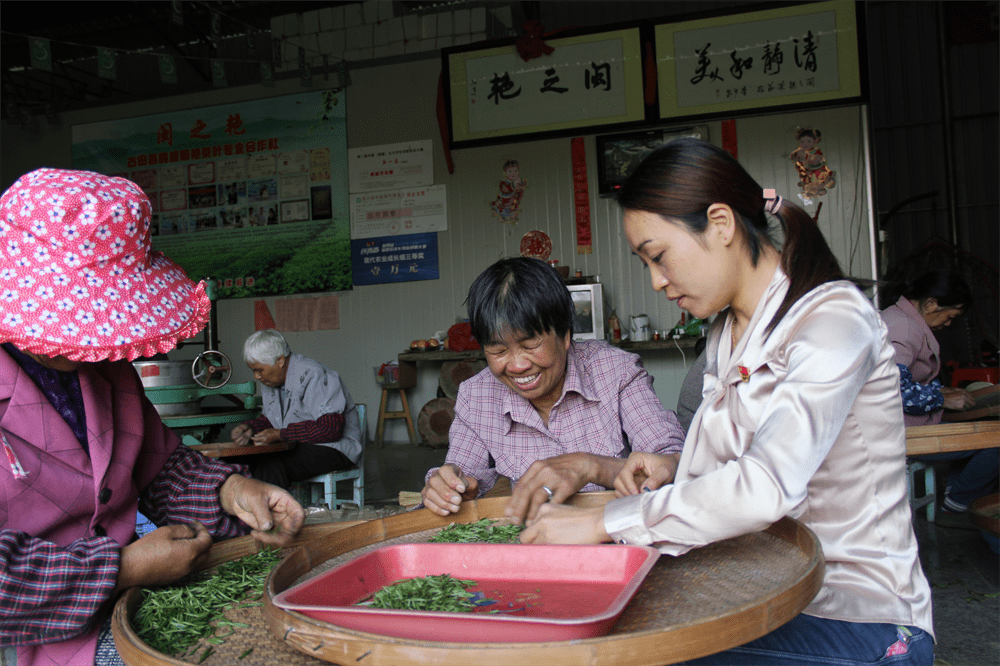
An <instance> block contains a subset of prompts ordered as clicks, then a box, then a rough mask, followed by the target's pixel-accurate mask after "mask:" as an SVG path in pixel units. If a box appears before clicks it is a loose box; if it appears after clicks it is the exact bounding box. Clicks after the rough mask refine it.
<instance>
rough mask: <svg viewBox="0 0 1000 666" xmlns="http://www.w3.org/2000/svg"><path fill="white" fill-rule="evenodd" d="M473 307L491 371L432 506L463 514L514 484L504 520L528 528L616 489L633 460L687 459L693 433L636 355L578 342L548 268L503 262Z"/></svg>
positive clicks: (451, 443) (479, 379)
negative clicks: (574, 501) (463, 506)
mask: <svg viewBox="0 0 1000 666" xmlns="http://www.w3.org/2000/svg"><path fill="white" fill-rule="evenodd" d="M467 302H468V306H469V320H470V323H471V326H472V334H473V335H474V336H475V338H476V340H478V341H479V344H480V345H481V346H482V347H483V350H484V351H485V353H486V361H487V363H488V365H489V367H488V368H487V369H486V370H483V371H482V372H480V373H479V374H478V375H476V376H475V377H472V378H471V379H467V380H465V381H464V382H462V383H461V385H459V388H458V400H457V401H456V404H455V419H454V420H453V421H452V424H451V429H450V431H449V433H448V455H447V457H446V459H445V464H444V465H443V466H441V467H439V468H436V469H432V470H430V471H429V472H428V473H427V477H426V485H425V486H424V489H423V492H422V495H423V501H424V506H426V507H427V508H428V509H430V510H431V511H434V512H435V513H438V514H440V515H442V516H446V515H448V514H449V513H454V512H455V511H458V508H459V504H460V503H461V501H462V500H463V499H475V498H476V497H479V496H481V495H483V494H484V493H486V492H487V491H489V489H490V488H492V487H493V485H494V484H495V483H496V481H497V479H498V478H499V477H501V476H506V477H508V478H510V479H511V480H512V481H514V482H515V485H514V491H513V495H512V497H511V500H510V503H509V504H508V507H507V513H508V515H509V516H511V517H513V518H515V519H517V520H523V519H524V518H525V517H529V518H530V517H534V515H535V513H536V512H537V511H538V507H540V506H541V505H542V504H544V503H545V502H548V501H552V502H563V501H565V500H566V499H567V498H568V497H569V496H570V495H572V494H574V493H576V492H578V491H581V490H584V491H590V490H601V489H603V488H613V487H614V483H615V477H616V476H617V474H618V472H619V471H620V470H621V469H622V466H623V465H624V463H625V458H627V457H628V454H629V453H630V452H631V451H646V452H650V453H660V454H664V455H665V456H667V459H676V458H678V457H679V455H680V451H681V448H682V447H683V445H684V431H683V430H682V429H681V427H680V424H679V423H678V421H677V417H676V416H675V415H674V413H673V412H670V411H667V410H666V409H664V408H663V405H661V404H660V401H659V399H658V398H657V397H656V394H655V393H654V392H653V378H652V377H650V376H649V374H648V373H647V372H646V370H645V369H644V368H643V367H642V362H641V361H640V359H639V356H638V355H637V354H632V353H629V352H625V351H622V350H620V349H616V348H614V347H611V346H610V345H608V344H606V343H604V342H601V341H597V340H583V341H573V303H572V300H571V298H570V295H569V291H568V290H567V289H566V286H565V284H563V281H562V278H560V277H559V274H558V273H557V272H556V271H554V270H552V268H551V267H549V266H548V265H546V264H545V263H544V262H542V261H540V260H538V259H530V258H523V257H518V258H515V259H502V260H500V261H498V262H496V263H495V264H493V265H492V266H490V267H489V268H487V269H486V270H485V271H483V273H482V274H481V275H480V276H479V277H477V278H476V280H475V281H474V282H473V283H472V286H471V287H470V288H469V297H468V301H467Z"/></svg>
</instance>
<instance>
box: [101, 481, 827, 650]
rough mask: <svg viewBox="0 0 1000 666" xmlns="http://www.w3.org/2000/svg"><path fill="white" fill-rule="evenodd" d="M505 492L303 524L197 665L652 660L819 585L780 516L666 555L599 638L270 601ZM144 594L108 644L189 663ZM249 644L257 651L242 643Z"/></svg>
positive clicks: (780, 614)
mask: <svg viewBox="0 0 1000 666" xmlns="http://www.w3.org/2000/svg"><path fill="white" fill-rule="evenodd" d="M613 497H614V493H613V492H611V491H607V492H598V493H582V494H580V495H577V496H575V497H573V498H571V500H570V502H569V503H570V504H574V505H576V506H600V505H603V504H604V503H606V502H607V501H608V500H609V499H611V498H613ZM507 501H508V498H507V497H497V498H483V499H479V500H477V501H473V502H464V503H463V504H462V510H461V511H460V512H459V513H458V514H455V515H453V516H450V517H448V518H443V517H440V516H437V515H435V514H432V513H431V512H430V511H427V510H415V511H411V512H408V513H404V514H398V515H394V516H390V517H387V518H380V519H377V520H371V521H367V522H355V523H328V524H322V525H307V526H306V527H305V528H304V529H303V533H302V535H300V537H299V539H298V540H297V542H296V544H293V545H298V546H300V547H298V548H297V549H295V550H291V551H289V550H286V552H288V553H289V554H288V555H287V556H286V558H285V559H284V560H283V561H282V562H281V563H280V564H279V565H278V566H277V567H275V569H274V571H272V573H271V575H270V577H269V578H268V581H267V584H266V586H265V594H264V599H263V601H264V607H263V612H261V611H262V609H260V608H253V609H242V610H240V611H237V613H236V614H235V615H233V614H232V612H231V611H230V612H227V614H226V616H227V618H228V619H230V620H234V621H239V622H243V623H245V624H247V625H249V626H248V627H247V628H244V629H238V630H237V633H236V634H234V635H233V636H230V637H229V638H227V639H226V642H225V644H224V645H222V646H214V652H212V653H211V655H210V656H209V657H208V658H207V659H205V660H204V662H202V664H201V666H215V665H216V664H235V665H237V666H265V665H267V666H270V665H271V664H283V665H289V666H299V665H301V666H324V665H325V664H327V663H335V664H362V665H363V664H370V665H373V666H374V665H382V664H391V665H392V666H405V665H407V664H438V665H441V666H448V665H454V666H468V665H469V664H477V663H478V664H503V665H504V666H507V665H509V666H537V664H540V663H544V664H546V666H570V665H573V666H576V665H578V664H588V665H592V666H603V665H612V664H615V665H617V664H623V663H627V664H630V665H631V664H635V665H636V666H642V665H648V666H659V665H661V664H671V663H676V662H678V661H683V660H686V659H692V658H695V657H698V656H703V655H706V654H712V653H714V652H717V651H720V650H724V649H728V648H730V647H735V646H737V645H741V644H743V643H745V642H747V641H750V640H753V639H754V638H758V637H759V636H762V635H764V634H766V633H768V632H770V631H772V630H774V629H775V628H777V627H779V626H781V625H782V624H784V623H785V622H787V621H788V620H790V619H792V618H793V617H794V616H795V615H797V614H798V613H799V612H800V611H801V610H802V609H803V608H805V606H807V605H808V604H809V602H810V601H811V600H812V599H813V597H814V596H815V595H816V593H817V592H818V590H819V588H820V585H821V583H822V578H823V555H822V552H821V550H820V546H819V543H818V541H817V539H816V537H815V535H813V533H812V532H811V531H809V530H808V529H807V528H805V527H804V526H803V525H802V524H801V523H798V522H797V521H794V520H792V519H790V518H785V519H783V520H781V521H779V522H778V523H775V524H774V525H773V526H771V527H770V528H768V529H767V530H765V531H763V532H758V533H755V534H748V535H744V536H741V537H737V538H734V539H729V540H727V541H723V542H719V543H716V544H712V545H710V546H706V547H704V548H700V549H697V550H694V551H692V552H690V553H687V554H685V555H683V556H681V557H677V558H673V557H661V558H660V559H659V560H658V561H657V564H656V566H654V567H653V570H652V571H651V572H650V574H649V575H648V576H647V577H646V580H645V582H644V583H643V585H642V587H641V588H640V589H639V591H638V593H637V594H636V596H635V597H634V598H633V600H632V601H631V603H630V604H629V605H628V606H627V607H626V609H625V611H624V613H623V614H622V616H621V618H619V620H618V622H617V623H616V624H615V626H614V627H613V628H612V630H611V632H610V633H609V634H607V635H606V636H603V637H600V638H592V639H585V640H577V641H559V642H551V643H519V644H513V643H512V644H492V643H488V644H484V643H434V642H426V641H413V640H406V639H396V638H390V637H386V636H380V635H376V634H368V633H364V632H358V631H353V630H348V629H343V628H341V627H337V626H335V625H332V624H329V623H326V622H321V621H317V620H313V619H311V618H309V617H307V616H305V615H302V614H300V613H296V612H293V611H285V610H282V609H280V608H278V607H277V606H275V605H274V604H273V602H272V600H273V598H274V597H275V596H276V595H277V594H278V593H280V592H281V591H283V590H285V589H287V588H288V587H290V586H292V585H294V584H296V583H298V582H300V581H301V580H305V579H307V578H309V577H311V576H314V575H318V574H320V573H322V572H323V571H325V570H328V569H330V568H332V567H334V566H337V565H338V564H340V563H342V562H343V561H346V560H348V559H351V558H353V557H356V556H358V555H361V554H363V553H364V552H367V551H369V550H372V549H375V548H379V547H381V546H384V545H390V544H395V543H414V542H423V541H427V540H429V538H430V537H431V536H433V534H435V533H436V532H437V531H438V530H440V529H441V528H443V527H446V526H447V525H449V524H451V523H453V522H455V523H471V522H475V521H477V520H480V519H482V518H502V517H503V510H504V508H505V506H506V503H507ZM255 551H256V545H255V542H254V541H253V540H252V539H250V537H241V538H239V539H233V540H231V541H227V542H223V543H220V544H217V545H216V546H213V548H212V552H211V556H210V560H209V562H207V563H206V564H205V567H204V568H211V567H212V566H217V565H218V564H220V563H222V562H225V561H229V560H232V559H236V558H238V557H242V556H243V555H246V554H248V553H252V552H255ZM140 603H141V595H140V594H139V591H138V590H130V591H129V592H128V593H127V594H126V595H125V596H124V597H123V598H122V599H121V600H119V602H118V604H117V605H116V607H115V610H114V615H113V617H112V631H113V633H114V637H115V644H116V646H117V647H118V651H119V653H120V654H121V655H122V658H123V660H124V661H125V663H126V664H128V665H129V666H160V665H170V666H188V665H189V664H195V663H196V662H197V660H194V661H182V660H178V659H174V658H172V657H169V656H167V655H164V654H162V653H159V652H157V651H155V650H153V649H152V648H150V647H149V646H148V645H147V644H146V643H144V642H143V641H142V640H141V639H140V638H139V637H138V636H137V635H136V634H135V631H134V630H133V629H132V626H131V623H130V617H131V615H132V614H133V613H134V612H135V610H136V608H137V607H138V605H139V604H140ZM250 647H253V652H252V653H250V654H249V655H246V656H245V657H244V658H243V659H240V657H241V656H243V653H244V652H245V651H246V650H247V649H248V648H250Z"/></svg>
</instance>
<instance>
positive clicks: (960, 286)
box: [883, 268, 973, 309]
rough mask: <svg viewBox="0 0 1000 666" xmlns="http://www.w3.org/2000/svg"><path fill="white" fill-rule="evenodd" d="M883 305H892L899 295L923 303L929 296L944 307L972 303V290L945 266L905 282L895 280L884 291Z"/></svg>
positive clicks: (965, 306) (963, 306)
mask: <svg viewBox="0 0 1000 666" xmlns="http://www.w3.org/2000/svg"><path fill="white" fill-rule="evenodd" d="M886 296H887V298H886V302H885V303H883V305H884V306H885V307H888V306H890V305H893V304H894V303H895V302H896V301H898V300H899V299H900V297H903V298H907V299H909V300H911V301H917V302H918V303H920V304H923V302H924V301H926V300H927V299H929V298H933V299H935V300H936V301H937V303H938V305H939V306H941V307H945V308H949V307H950V308H954V307H961V308H963V309H967V308H969V307H970V306H971V305H972V302H973V301H972V290H971V289H969V285H968V284H966V282H965V280H963V279H962V278H961V276H959V274H958V273H956V272H955V271H952V270H950V269H947V268H936V269H934V270H931V271H928V272H926V273H924V274H923V275H921V276H919V277H916V278H914V279H912V280H908V281H906V282H897V283H895V284H893V285H892V287H891V288H890V289H889V290H888V291H887V293H886Z"/></svg>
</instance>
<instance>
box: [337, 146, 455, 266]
mask: <svg viewBox="0 0 1000 666" xmlns="http://www.w3.org/2000/svg"><path fill="white" fill-rule="evenodd" d="M348 164H349V165H350V166H349V169H350V176H349V182H350V189H351V195H350V206H351V265H352V275H353V280H354V284H356V285H371V284H387V283H392V282H413V281H417V280H436V279H438V277H439V275H440V272H439V267H438V253H437V233H435V232H438V231H446V230H447V229H448V208H447V196H446V188H445V186H444V185H434V184H433V182H434V164H433V159H432V146H431V142H430V141H413V142H410V143H396V144H389V145H384V146H368V147H365V148H356V149H353V148H352V149H351V151H350V154H349V157H348Z"/></svg>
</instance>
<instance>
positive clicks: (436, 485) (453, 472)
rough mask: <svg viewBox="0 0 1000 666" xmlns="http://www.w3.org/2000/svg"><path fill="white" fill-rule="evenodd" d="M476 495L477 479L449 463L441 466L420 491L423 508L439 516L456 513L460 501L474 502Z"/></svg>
mask: <svg viewBox="0 0 1000 666" xmlns="http://www.w3.org/2000/svg"><path fill="white" fill-rule="evenodd" d="M478 494H479V479H476V478H475V477H471V476H466V475H465V472H463V471H462V469H461V468H460V467H459V466H458V465H453V464H451V463H448V464H447V465H441V467H439V468H438V470H437V471H436V472H434V474H433V475H432V476H431V478H429V479H427V484H426V485H425V486H424V489H423V490H421V491H420V496H421V497H422V498H423V500H424V507H425V508H427V509H430V510H431V511H432V512H434V513H436V514H438V515H439V516H447V515H448V514H451V513H456V512H457V511H458V508H459V505H460V504H461V503H462V500H474V499H476V496H477V495H478Z"/></svg>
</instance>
